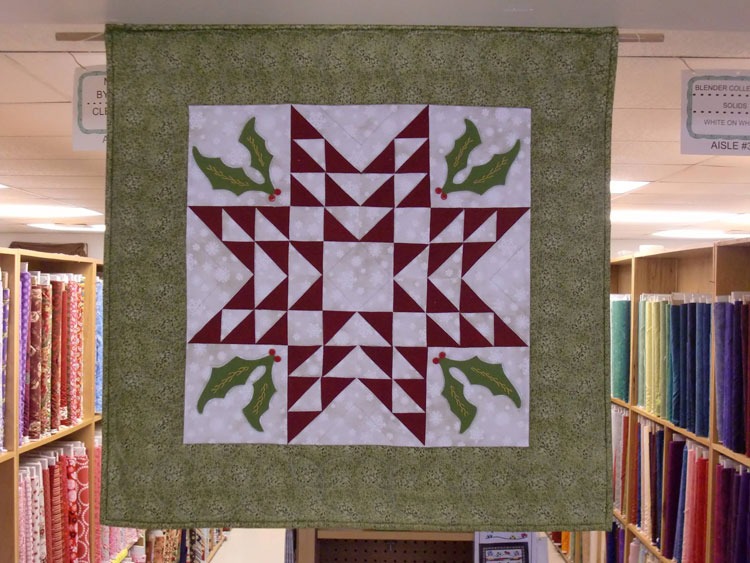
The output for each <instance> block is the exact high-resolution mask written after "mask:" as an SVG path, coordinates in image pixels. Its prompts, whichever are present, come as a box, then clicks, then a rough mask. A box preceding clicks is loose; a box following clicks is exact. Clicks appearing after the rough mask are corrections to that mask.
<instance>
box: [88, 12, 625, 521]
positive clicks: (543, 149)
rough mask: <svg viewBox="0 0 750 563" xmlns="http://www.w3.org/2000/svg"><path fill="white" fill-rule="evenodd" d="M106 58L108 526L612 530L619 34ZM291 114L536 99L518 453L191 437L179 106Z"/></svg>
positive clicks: (386, 34)
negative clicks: (187, 434)
mask: <svg viewBox="0 0 750 563" xmlns="http://www.w3.org/2000/svg"><path fill="white" fill-rule="evenodd" d="M106 47H107V67H108V68H107V80H108V90H107V96H108V100H107V103H108V106H107V121H108V123H107V131H108V135H107V143H108V146H107V193H106V223H107V232H106V235H105V269H106V271H107V276H106V278H105V282H104V284H105V288H104V291H105V304H106V316H105V325H104V342H105V345H104V346H105V347H104V374H105V382H104V389H105V393H104V411H105V412H106V413H107V416H106V417H105V418H104V421H103V424H104V426H103V433H104V456H103V457H104V460H103V468H102V477H103V481H102V493H101V498H102V506H101V518H102V522H103V523H105V524H108V525H114V526H136V525H137V526H138V527H148V528H200V527H216V526H232V527H286V528H297V527H323V528H326V527H328V528H341V527H355V528H370V529H400V530H457V531H458V530H479V529H490V530H491V529H505V530H524V529H538V530H545V529H546V530H550V529H563V530H564V529H605V528H607V527H608V526H609V525H610V524H611V518H612V493H611V487H612V467H611V459H612V457H611V444H610V439H611V436H610V434H611V433H610V402H609V394H610V389H609V381H610V377H609V373H608V370H609V363H610V352H609V339H608V337H607V334H608V331H607V323H608V322H609V321H608V320H609V209H610V197H609V189H608V188H609V166H610V133H611V112H612V94H613V88H614V77H615V66H616V60H617V30H616V29H613V28H607V29H544V28H540V29H512V28H499V29H498V28H490V27H475V28H458V27H407V26H404V27H384V26H138V25H110V26H107V31H106ZM290 102H291V103H300V104H450V105H465V106H481V107H519V108H530V110H531V115H532V127H531V163H532V164H531V201H532V209H531V241H530V249H531V274H532V275H531V287H530V291H531V318H530V332H531V342H532V344H531V354H530V356H531V359H530V375H529V383H530V402H529V425H530V438H529V443H530V446H529V447H528V448H408V447H384V446H345V447H344V446H279V445H271V444H190V445H184V444H183V408H184V377H185V349H186V348H185V347H186V343H185V332H186V330H185V328H186V318H187V311H188V307H187V303H186V280H185V271H186V265H185V259H186V258H185V230H186V178H187V174H188V158H189V154H190V153H189V147H188V146H187V135H188V106H191V105H218V104H221V105H245V104H279V103H290ZM226 193H227V194H229V195H231V192H229V191H226ZM583 240H585V241H586V244H585V245H584V244H581V241H583ZM571 303H577V304H578V305H577V306H575V307H572V306H570V304H571ZM277 349H278V348H277ZM278 353H279V354H283V353H284V351H283V350H281V349H278ZM227 359H229V358H227ZM274 379H275V375H274ZM278 381H279V382H281V381H283V380H282V379H279V380H278ZM441 399H442V397H441ZM115 407H116V408H115ZM497 431H498V432H502V431H503V429H502V428H498V429H497ZM582 451H585V452H586V455H581V452H582Z"/></svg>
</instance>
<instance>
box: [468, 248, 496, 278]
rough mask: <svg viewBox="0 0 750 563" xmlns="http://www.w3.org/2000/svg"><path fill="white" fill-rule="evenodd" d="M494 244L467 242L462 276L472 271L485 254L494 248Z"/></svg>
mask: <svg viewBox="0 0 750 563" xmlns="http://www.w3.org/2000/svg"><path fill="white" fill-rule="evenodd" d="M494 244H495V243H494V242H465V243H464V253H463V257H462V260H463V262H462V264H461V275H462V276H463V275H465V274H466V272H468V271H469V270H471V267H472V266H473V265H474V264H476V262H477V260H479V259H480V258H481V257H482V256H484V255H485V253H486V252H487V251H488V250H489V249H490V248H492V247H493V245H494Z"/></svg>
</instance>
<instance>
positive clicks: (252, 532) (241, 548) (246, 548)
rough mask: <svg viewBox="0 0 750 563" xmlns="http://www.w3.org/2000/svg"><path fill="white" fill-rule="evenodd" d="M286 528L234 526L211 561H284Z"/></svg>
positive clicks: (256, 562)
mask: <svg viewBox="0 0 750 563" xmlns="http://www.w3.org/2000/svg"><path fill="white" fill-rule="evenodd" d="M285 538H286V530H284V529H283V528H280V529H276V528H272V529H249V528H234V529H233V530H232V531H231V532H230V533H229V537H228V538H227V540H226V541H225V542H224V545H222V546H221V547H220V548H219V551H218V552H217V553H216V557H214V558H213V560H212V561H211V563H239V562H242V563H284V541H285Z"/></svg>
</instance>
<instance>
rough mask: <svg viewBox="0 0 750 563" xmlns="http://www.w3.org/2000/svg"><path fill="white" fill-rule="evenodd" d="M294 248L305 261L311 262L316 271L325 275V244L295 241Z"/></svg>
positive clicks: (293, 242)
mask: <svg viewBox="0 0 750 563" xmlns="http://www.w3.org/2000/svg"><path fill="white" fill-rule="evenodd" d="M291 242H292V246H293V247H294V248H295V250H296V251H297V252H299V253H300V254H301V255H302V256H303V258H304V259H305V260H307V261H308V262H310V264H312V265H313V266H314V267H315V269H316V270H318V271H319V272H320V273H321V274H322V273H323V243H322V242H317V241H299V240H293V241H291Z"/></svg>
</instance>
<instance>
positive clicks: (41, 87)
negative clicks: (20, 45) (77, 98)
mask: <svg viewBox="0 0 750 563" xmlns="http://www.w3.org/2000/svg"><path fill="white" fill-rule="evenodd" d="M0 76H2V84H3V87H2V88H0V103H4V104H7V103H13V104H15V103H26V102H64V101H67V98H66V97H65V96H63V95H62V94H61V93H60V92H58V91H56V90H55V89H54V88H51V87H50V86H48V85H46V84H45V83H43V82H41V81H40V80H38V79H37V78H35V77H33V76H32V75H30V74H29V73H28V72H27V71H26V70H25V69H24V67H23V65H21V64H19V63H17V62H15V61H14V60H12V59H11V58H10V57H8V56H7V55H0Z"/></svg>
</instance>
